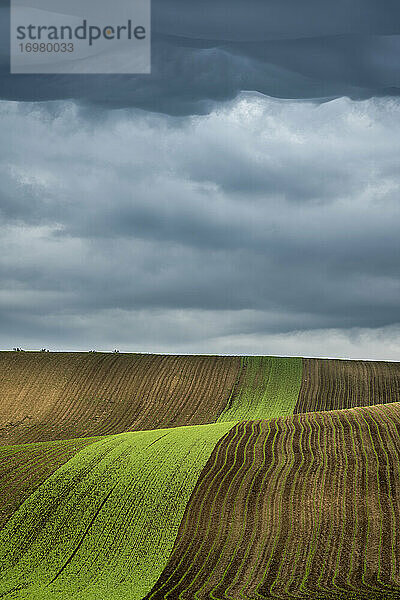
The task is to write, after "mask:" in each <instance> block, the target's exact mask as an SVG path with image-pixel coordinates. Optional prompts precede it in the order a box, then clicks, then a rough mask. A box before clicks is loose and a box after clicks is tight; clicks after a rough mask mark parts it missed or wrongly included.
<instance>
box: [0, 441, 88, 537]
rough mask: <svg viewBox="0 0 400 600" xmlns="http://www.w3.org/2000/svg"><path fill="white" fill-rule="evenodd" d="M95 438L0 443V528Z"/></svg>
mask: <svg viewBox="0 0 400 600" xmlns="http://www.w3.org/2000/svg"><path fill="white" fill-rule="evenodd" d="M97 439H98V438H78V439H76V440H65V441H64V440H60V441H56V442H38V443H32V444H20V445H16V446H2V447H0V490H1V493H0V529H1V527H3V526H4V524H5V523H6V522H7V520H8V519H9V518H10V517H11V515H12V514H13V513H14V512H15V511H16V510H17V508H18V507H19V506H20V505H21V504H22V503H23V502H24V500H26V499H27V498H28V497H29V496H30V495H31V494H32V493H33V492H34V491H35V489H36V488H38V487H39V485H41V483H43V481H45V479H47V477H49V476H50V475H51V474H52V473H54V471H56V470H57V469H58V468H59V467H60V466H61V465H63V464H64V463H66V462H67V461H68V460H70V459H71V458H72V457H73V456H74V455H75V454H76V453H77V452H79V451H80V450H81V449H82V448H84V447H85V446H88V445H89V444H92V443H93V442H95V441H96V440H97Z"/></svg>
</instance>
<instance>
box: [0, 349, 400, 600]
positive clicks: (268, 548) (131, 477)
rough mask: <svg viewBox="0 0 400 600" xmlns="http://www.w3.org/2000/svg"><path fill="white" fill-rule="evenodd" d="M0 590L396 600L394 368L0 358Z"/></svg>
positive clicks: (221, 360)
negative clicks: (388, 599) (0, 566)
mask: <svg viewBox="0 0 400 600" xmlns="http://www.w3.org/2000/svg"><path fill="white" fill-rule="evenodd" d="M0 397H1V409H0V418H1V420H0V427H1V444H2V445H1V446H0V492H1V493H0V527H2V529H0V564H1V565H2V569H1V571H0V573H1V574H0V597H2V598H10V599H11V598H15V599H21V600H22V599H27V600H28V599H30V598H32V599H34V600H36V599H38V600H39V599H42V598H43V600H50V599H54V600H56V599H57V600H58V599H65V600H72V599H75V598H83V599H84V600H98V599H99V600H100V599H101V600H117V599H121V600H125V599H126V600H128V598H129V599H131V600H144V599H146V600H162V599H164V598H165V599H167V598H168V599H170V600H194V599H196V598H197V599H199V600H200V599H204V600H206V599H207V600H209V599H214V600H226V599H230V600H256V599H258V600H262V599H263V598H265V599H268V598H282V599H289V598H298V599H300V598H301V599H304V598H315V599H321V600H325V599H326V600H328V599H330V598H332V599H337V600H342V599H343V600H344V599H345V598H346V599H347V598H349V599H354V600H356V599H357V598H362V599H366V600H367V599H370V598H371V599H376V600H377V599H378V598H379V599H386V598H391V599H395V598H400V533H399V532H400V363H384V362H362V361H344V360H343V361H341V360H322V359H300V358H277V357H242V358H240V357H221V356H219V357H218V356H161V355H140V354H104V353H74V354H67V353H57V354H52V353H33V352H32V353H31V352H26V353H24V352H4V353H0Z"/></svg>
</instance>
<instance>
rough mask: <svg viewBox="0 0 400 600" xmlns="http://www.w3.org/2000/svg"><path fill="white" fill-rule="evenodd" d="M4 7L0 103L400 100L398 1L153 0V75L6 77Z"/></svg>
mask: <svg viewBox="0 0 400 600" xmlns="http://www.w3.org/2000/svg"><path fill="white" fill-rule="evenodd" d="M7 10H8V9H7V8H5V7H4V5H3V9H1V8H0V11H1V12H2V13H3V15H4V18H3V19H1V21H0V22H2V23H3V26H2V30H1V32H0V33H1V34H2V35H1V41H0V44H1V46H0V49H1V51H2V55H1V58H0V68H1V71H0V97H1V98H3V99H13V100H25V101H40V100H59V99H65V98H70V99H75V100H78V101H80V102H82V103H84V104H92V105H96V106H98V107H103V108H121V107H138V108H142V109H146V110H152V111H161V112H165V113H168V114H171V115H188V114H205V113H207V112H209V111H210V110H212V107H213V106H214V104H215V103H216V102H220V101H226V100H229V99H232V98H234V97H236V95H237V94H238V93H240V91H242V90H251V91H258V92H260V93H263V94H266V95H269V96H274V97H279V98H314V99H321V98H334V97H339V96H344V95H345V96H349V97H352V98H368V97H371V96H377V95H378V96H379V95H398V94H399V89H400V61H399V60H398V56H399V50H400V42H399V40H400V5H399V3H398V2H397V1H395V0H386V1H384V0H380V1H378V0H374V1H372V0H369V1H368V0H362V1H361V0H357V1H354V2H351V3H349V2H348V1H347V0H340V1H337V2H334V3H333V2H331V1H329V2H328V0H318V1H317V0H306V1H304V2H302V3H301V8H299V4H298V2H297V1H295V0H280V2H275V1H272V0H268V1H266V0H262V1H261V0H252V1H246V2H244V1H243V0H240V1H239V0H235V1H233V0H218V1H215V0H214V1H211V0H210V1H207V2H201V3H198V2H194V0H191V1H188V0H185V1H180V0H168V1H166V0H153V7H152V15H153V40H152V42H153V48H152V56H153V64H152V74H151V75H143V76H117V75H115V76H105V75H101V76H98V75H97V76H96V75H92V76H84V77H81V76H68V75H51V76H44V75H38V76H35V75H30V76H25V75H10V74H9V73H8V71H9V59H8V44H9V41H8V35H9V34H8V16H7Z"/></svg>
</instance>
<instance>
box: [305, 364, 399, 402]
mask: <svg viewBox="0 0 400 600" xmlns="http://www.w3.org/2000/svg"><path fill="white" fill-rule="evenodd" d="M399 401H400V363H389V362H370V361H361V360H333V359H329V360H327V359H319V358H303V378H302V383H301V388H300V393H299V399H298V402H297V404H296V407H295V410H294V412H295V413H303V412H310V411H320V410H339V409H342V408H353V407H355V406H370V405H373V404H386V403H387V402H399Z"/></svg>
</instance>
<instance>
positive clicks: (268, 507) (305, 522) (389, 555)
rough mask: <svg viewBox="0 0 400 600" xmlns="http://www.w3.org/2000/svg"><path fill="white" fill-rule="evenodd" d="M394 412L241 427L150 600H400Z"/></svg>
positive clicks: (225, 446)
mask: <svg viewBox="0 0 400 600" xmlns="http://www.w3.org/2000/svg"><path fill="white" fill-rule="evenodd" d="M399 451H400V404H398V403H394V404H385V405H377V406H373V407H365V408H364V407H359V408H353V409H345V410H339V411H332V412H321V413H306V414H298V415H294V416H291V417H284V418H277V419H272V420H270V421H252V422H244V423H239V424H237V425H236V426H235V427H234V428H233V429H232V430H231V431H230V432H229V434H228V435H227V436H225V437H224V438H223V439H222V440H221V441H220V442H219V443H218V444H217V446H216V447H215V449H214V451H213V454H212V455H211V457H210V459H209V461H208V463H207V465H206V467H205V468H204V470H203V473H202V475H201V477H200V479H199V481H198V482H197V485H196V488H195V489H194V491H193V494H192V497H191V499H190V501H189V503H188V505H187V508H186V512H185V515H184V518H183V520H182V523H181V526H180V530H179V534H178V536H177V539H176V542H175V547H174V551H173V553H172V555H171V557H170V559H169V562H168V564H167V566H166V568H165V569H164V571H163V573H162V575H161V576H160V578H159V580H158V582H157V584H156V585H155V586H154V588H153V590H152V592H150V593H149V594H148V595H147V596H146V599H147V600H150V599H151V600H164V599H165V600H166V599H169V600H178V598H179V599H180V600H193V598H197V599H204V600H205V599H207V600H209V599H211V598H213V599H222V598H230V599H235V600H236V599H238V598H242V599H244V600H250V599H251V600H254V599H255V598H259V599H260V600H261V599H262V598H282V599H289V598H293V597H295V598H315V599H326V600H328V599H336V598H341V599H344V598H346V599H356V598H357V599H361V598H362V599H365V600H367V599H368V600H371V599H375V598H381V599H383V598H393V599H395V598H397V599H398V598H400V530H399V528H398V523H399V522H400V462H399V457H400V453H399Z"/></svg>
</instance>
